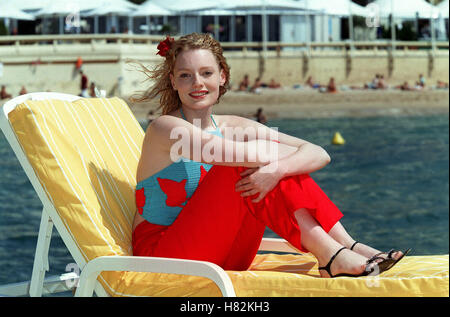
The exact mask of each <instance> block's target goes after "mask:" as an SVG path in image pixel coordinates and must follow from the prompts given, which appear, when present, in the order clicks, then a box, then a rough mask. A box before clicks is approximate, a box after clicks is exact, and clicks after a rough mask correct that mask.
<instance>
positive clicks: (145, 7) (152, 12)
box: [132, 0, 173, 17]
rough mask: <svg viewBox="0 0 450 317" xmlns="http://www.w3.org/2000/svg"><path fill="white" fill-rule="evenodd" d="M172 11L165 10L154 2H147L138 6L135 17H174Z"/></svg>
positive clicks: (148, 0) (149, 0) (134, 13)
mask: <svg viewBox="0 0 450 317" xmlns="http://www.w3.org/2000/svg"><path fill="white" fill-rule="evenodd" d="M172 14H173V13H172V11H170V10H168V9H165V8H163V7H161V6H159V5H157V4H155V3H154V1H151V0H147V1H146V2H144V3H142V4H141V5H140V6H138V7H137V8H136V9H135V10H134V12H133V14H132V15H133V16H134V17H137V16H139V17H141V16H164V15H172Z"/></svg>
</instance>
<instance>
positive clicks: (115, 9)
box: [82, 0, 138, 33]
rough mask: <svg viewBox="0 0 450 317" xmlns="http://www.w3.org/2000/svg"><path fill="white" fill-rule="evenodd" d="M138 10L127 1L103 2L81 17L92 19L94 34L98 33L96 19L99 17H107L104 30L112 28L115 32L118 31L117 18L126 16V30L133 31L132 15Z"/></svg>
mask: <svg viewBox="0 0 450 317" xmlns="http://www.w3.org/2000/svg"><path fill="white" fill-rule="evenodd" d="M136 8H138V6H137V5H134V4H132V3H130V2H128V1H123V0H120V1H117V0H115V1H113V2H112V3H110V2H105V3H104V5H102V6H98V7H96V8H95V9H92V10H89V11H86V12H83V13H82V16H85V17H94V33H98V17H99V16H107V20H106V29H107V30H112V29H113V28H114V29H115V30H118V21H117V17H118V16H126V17H128V30H129V32H130V30H132V29H133V27H132V26H133V17H132V14H133V12H134V10H135V9H136Z"/></svg>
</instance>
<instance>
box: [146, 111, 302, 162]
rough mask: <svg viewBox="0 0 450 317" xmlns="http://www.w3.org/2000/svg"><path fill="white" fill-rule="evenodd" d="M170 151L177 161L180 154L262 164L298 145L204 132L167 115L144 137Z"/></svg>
mask: <svg viewBox="0 0 450 317" xmlns="http://www.w3.org/2000/svg"><path fill="white" fill-rule="evenodd" d="M194 123H195V122H194ZM149 142H151V143H152V144H153V146H158V147H159V148H160V149H161V150H163V151H165V152H168V153H169V154H170V156H171V158H172V160H173V161H176V160H177V159H178V158H179V157H180V156H182V157H185V158H187V159H190V160H193V161H198V162H202V163H207V164H214V165H226V166H245V167H260V166H264V165H267V164H269V163H271V162H276V161H278V160H281V159H284V158H287V157H289V156H290V155H292V154H293V153H295V151H297V148H296V147H294V146H291V145H287V144H279V143H276V142H273V141H270V140H268V139H252V140H247V141H239V140H232V139H228V138H222V137H219V136H216V135H213V134H211V133H208V132H204V131H202V130H201V129H200V128H199V127H198V126H196V125H195V124H194V125H193V124H191V123H189V122H187V121H185V120H183V119H181V118H177V117H174V116H169V115H163V116H160V117H158V118H157V119H155V120H154V121H152V123H151V124H150V126H149V127H148V128H147V132H146V137H145V138H144V145H143V148H144V147H147V148H148V146H146V143H149Z"/></svg>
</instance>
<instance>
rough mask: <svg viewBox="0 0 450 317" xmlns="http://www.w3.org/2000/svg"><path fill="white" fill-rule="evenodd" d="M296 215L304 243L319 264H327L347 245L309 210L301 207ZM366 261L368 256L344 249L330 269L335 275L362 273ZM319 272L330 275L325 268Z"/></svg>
mask: <svg viewBox="0 0 450 317" xmlns="http://www.w3.org/2000/svg"><path fill="white" fill-rule="evenodd" d="M294 215H295V218H296V220H297V222H298V225H299V227H300V231H301V233H302V239H301V241H302V245H303V246H304V247H305V248H306V249H308V250H309V251H310V252H311V253H312V254H313V255H314V256H315V257H316V258H317V260H318V261H319V266H326V265H327V263H328V262H329V261H330V259H331V257H332V256H333V255H334V254H335V253H336V252H337V251H338V250H339V249H340V248H342V247H343V246H345V245H342V244H341V243H339V242H338V241H336V240H335V239H333V238H332V237H331V236H330V235H329V234H328V233H326V232H325V231H324V230H323V228H322V227H321V226H320V225H319V224H318V223H317V221H316V220H315V219H314V218H313V217H312V216H311V214H310V213H309V212H308V210H306V209H304V208H302V209H299V210H297V211H296V212H295V213H294ZM366 261H367V257H365V256H363V255H360V254H358V253H356V252H353V251H351V250H344V251H342V252H341V253H339V255H338V256H337V257H336V258H335V259H334V261H333V263H332V265H331V269H330V270H331V273H332V274H333V275H336V274H339V273H348V274H360V273H362V272H364V270H365V268H366ZM374 265H375V264H374ZM319 272H320V275H321V276H322V277H328V274H327V272H326V271H325V270H320V271H319Z"/></svg>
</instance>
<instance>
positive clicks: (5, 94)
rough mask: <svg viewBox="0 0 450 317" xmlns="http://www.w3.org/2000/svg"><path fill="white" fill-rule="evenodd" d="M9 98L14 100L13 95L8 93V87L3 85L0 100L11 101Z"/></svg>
mask: <svg viewBox="0 0 450 317" xmlns="http://www.w3.org/2000/svg"><path fill="white" fill-rule="evenodd" d="M9 98H12V95H11V94H8V93H7V92H6V86H5V85H2V88H1V90H0V100H1V99H9Z"/></svg>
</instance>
